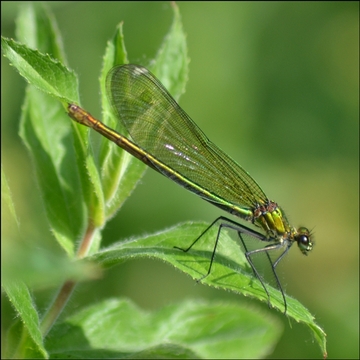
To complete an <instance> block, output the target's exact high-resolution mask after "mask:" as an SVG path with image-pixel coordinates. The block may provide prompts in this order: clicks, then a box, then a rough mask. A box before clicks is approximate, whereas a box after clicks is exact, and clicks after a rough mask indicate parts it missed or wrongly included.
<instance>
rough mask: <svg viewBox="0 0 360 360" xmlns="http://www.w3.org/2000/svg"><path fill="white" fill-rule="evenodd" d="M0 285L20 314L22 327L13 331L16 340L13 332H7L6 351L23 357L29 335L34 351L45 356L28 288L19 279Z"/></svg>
mask: <svg viewBox="0 0 360 360" xmlns="http://www.w3.org/2000/svg"><path fill="white" fill-rule="evenodd" d="M2 286H3V288H4V290H5V291H6V294H7V296H8V297H9V299H10V302H11V304H12V305H13V306H14V308H15V310H16V312H17V313H18V314H19V315H20V319H21V322H22V324H23V328H21V329H19V328H18V327H17V329H16V331H15V333H16V334H17V341H16V339H15V338H14V337H13V336H12V335H13V334H14V333H13V332H12V333H9V334H8V337H10V338H8V342H7V348H6V353H7V354H8V355H10V356H12V357H14V358H18V357H23V356H24V352H25V351H26V349H27V348H28V347H29V346H26V345H25V344H26V343H28V342H29V341H28V340H27V337H28V336H29V337H31V341H30V343H33V344H35V346H36V352H38V353H40V354H41V357H42V358H47V357H48V355H47V352H46V350H45V348H44V344H43V338H42V334H41V331H40V324H39V318H38V314H37V311H36V308H35V304H34V303H33V301H32V298H31V295H30V292H29V289H28V288H27V286H26V285H25V284H24V283H23V282H21V281H19V282H16V281H12V282H11V284H10V283H8V282H7V281H5V282H3V284H2ZM19 335H20V336H19ZM19 338H21V341H20V343H22V346H19ZM18 346H19V347H18Z"/></svg>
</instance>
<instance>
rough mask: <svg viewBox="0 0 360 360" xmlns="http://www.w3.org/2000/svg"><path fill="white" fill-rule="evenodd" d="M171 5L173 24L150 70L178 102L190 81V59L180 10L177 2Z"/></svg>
mask: <svg viewBox="0 0 360 360" xmlns="http://www.w3.org/2000/svg"><path fill="white" fill-rule="evenodd" d="M171 5H172V8H173V11H174V19H173V23H172V25H171V28H170V31H169V33H168V34H167V35H166V37H165V39H164V41H163V43H162V45H161V47H160V49H159V51H158V53H157V55H156V58H155V59H154V62H153V63H151V65H150V66H149V68H150V70H151V71H152V72H153V73H154V75H156V77H157V78H158V79H159V80H160V82H161V83H162V84H163V85H164V86H165V88H166V89H167V90H168V91H169V92H170V94H171V95H172V96H173V98H174V99H175V100H176V101H178V100H179V99H180V96H181V94H183V93H184V92H185V85H186V83H187V81H188V75H189V58H188V56H187V43H186V35H185V32H184V29H183V25H182V22H181V16H180V12H179V8H178V6H177V5H176V3H175V2H172V3H171Z"/></svg>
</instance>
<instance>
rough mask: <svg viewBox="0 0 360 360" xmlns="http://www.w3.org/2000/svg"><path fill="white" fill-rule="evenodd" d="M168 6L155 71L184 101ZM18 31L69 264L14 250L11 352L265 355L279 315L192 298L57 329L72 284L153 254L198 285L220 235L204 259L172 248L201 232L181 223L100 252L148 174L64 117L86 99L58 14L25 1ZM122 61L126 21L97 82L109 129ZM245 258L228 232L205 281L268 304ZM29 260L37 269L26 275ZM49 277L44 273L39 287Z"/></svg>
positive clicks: (30, 120) (101, 314) (18, 53)
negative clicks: (39, 305) (44, 301)
mask: <svg viewBox="0 0 360 360" xmlns="http://www.w3.org/2000/svg"><path fill="white" fill-rule="evenodd" d="M173 8H174V22H173V25H172V27H171V29H170V31H169V33H168V35H167V37H166V38H165V40H164V42H163V44H162V46H161V48H160V51H159V52H158V55H157V57H156V59H154V61H153V62H152V63H151V64H150V66H149V67H150V68H151V70H152V71H153V72H154V73H155V74H156V75H157V77H158V78H159V79H160V80H161V81H162V82H163V83H166V84H167V88H168V89H169V91H170V92H171V93H172V94H173V96H174V97H175V98H179V96H180V95H181V93H182V92H183V91H184V88H185V83H186V81H187V74H188V59H187V49H186V42H185V36H184V33H183V30H182V24H181V19H180V15H179V11H178V9H177V7H176V6H175V5H174V7H173ZM17 24H18V29H17V33H18V38H19V40H20V41H21V42H22V43H18V42H15V41H13V40H10V39H6V38H2V49H3V52H4V54H5V55H6V56H7V57H8V59H9V60H10V62H11V64H12V65H13V66H15V67H16V69H17V70H18V71H19V73H20V74H21V75H22V76H23V77H24V78H25V79H26V80H27V81H28V82H29V83H30V84H31V86H29V87H28V88H27V92H26V98H25V102H24V106H23V113H22V119H21V124H20V135H21V138H22V139H23V141H24V143H25V144H26V146H27V148H28V150H29V153H30V155H31V157H32V160H33V164H34V167H35V173H36V176H37V181H38V184H39V189H40V192H41V195H42V198H43V199H44V206H45V209H46V214H47V219H48V222H49V226H50V228H51V230H52V233H53V235H54V238H55V239H56V241H57V243H58V244H59V245H60V246H61V247H62V249H63V250H64V252H65V253H66V258H63V257H61V258H58V257H54V258H51V259H48V260H47V261H45V262H44V260H43V259H44V258H47V255H46V256H41V255H42V254H37V255H36V256H39V258H40V259H41V260H40V261H37V259H35V263H36V264H39V263H41V264H42V266H41V268H37V267H35V269H34V267H32V265H31V264H29V263H28V258H29V256H28V255H29V254H30V255H32V254H34V253H33V252H32V250H31V249H29V253H26V252H24V250H23V249H22V250H20V254H23V257H22V256H19V255H18V253H17V255H16V258H17V261H16V262H15V265H16V264H21V266H19V269H21V270H19V271H16V268H17V266H14V264H11V266H10V265H9V266H7V267H6V269H7V270H9V271H8V275H7V276H5V278H4V282H3V286H4V289H5V291H6V293H7V295H8V297H9V299H10V301H11V302H12V304H13V306H14V308H15V309H16V311H17V312H18V313H19V319H18V320H17V321H16V322H14V324H13V326H12V327H11V329H10V330H9V332H8V334H7V338H6V339H7V340H6V353H5V356H9V357H10V356H12V357H43V358H46V357H49V356H50V357H64V356H72V357H117V358H119V357H153V358H155V357H172V358H175V357H181V358H184V357H185V358H186V357H255V356H257V357H258V356H262V355H264V354H266V353H268V352H269V351H270V350H271V348H272V347H273V346H274V343H275V342H276V340H277V339H278V337H279V334H280V329H279V325H278V323H277V322H276V319H273V318H272V317H271V316H270V315H266V316H263V315H260V314H258V313H256V312H254V311H251V310H249V309H244V308H242V307H241V306H239V305H236V304H233V303H231V304H224V303H221V304H220V303H209V302H208V303H206V302H194V301H189V302H185V303H180V304H177V305H172V306H168V307H165V308H163V309H160V310H159V311H157V312H155V313H153V314H149V313H145V312H142V311H140V310H139V309H137V308H136V306H135V305H133V304H132V303H131V302H130V301H129V300H126V299H125V300H124V299H120V300H119V299H109V300H108V301H103V302H101V303H100V304H94V305H92V306H90V307H88V308H85V309H83V310H81V311H79V312H78V313H77V314H74V315H72V316H70V317H68V318H66V319H65V320H63V321H61V322H59V323H56V326H54V327H53V325H54V323H55V321H56V319H57V317H58V315H59V314H60V313H61V311H62V309H63V307H64V306H65V304H66V301H67V300H68V299H69V297H70V295H71V292H72V290H73V288H74V287H75V285H76V283H77V282H78V281H81V280H84V279H91V278H92V277H94V276H98V274H99V268H100V267H101V268H106V267H109V266H113V265H116V264H119V263H121V262H123V261H126V260H129V259H132V258H136V257H149V258H156V259H161V260H163V261H165V262H168V263H170V264H172V265H173V266H175V267H176V268H178V269H180V270H181V271H183V272H185V273H187V274H188V275H190V276H191V277H192V278H194V279H198V278H199V274H204V273H206V270H207V266H208V261H209V257H210V254H211V250H212V241H211V239H213V238H214V235H215V234H214V233H213V232H211V233H209V234H207V236H206V238H204V240H203V243H202V244H203V245H204V248H202V250H201V251H194V252H190V253H181V252H179V251H178V250H176V249H174V244H175V243H176V244H179V243H183V244H187V243H191V240H193V239H194V237H195V236H196V235H197V234H199V233H200V232H201V231H202V230H203V229H204V226H205V225H204V224H201V223H186V224H179V225H177V226H175V227H173V228H171V229H167V230H165V231H162V232H160V233H157V234H153V235H147V236H144V237H141V238H137V239H131V240H128V241H121V242H119V243H115V244H113V245H112V246H111V247H110V248H107V249H102V248H101V247H100V245H101V231H102V229H103V228H104V226H105V225H106V223H107V221H108V220H109V219H110V218H111V217H112V216H113V215H114V214H115V213H116V212H117V211H119V209H120V208H121V206H122V205H123V203H124V201H125V200H126V199H127V198H128V197H129V196H130V194H131V192H132V191H133V189H134V188H135V186H136V184H137V182H138V180H139V179H140V177H141V176H142V174H143V173H144V171H145V166H144V165H143V164H142V163H140V162H139V161H138V160H136V159H134V158H133V157H132V156H130V155H129V154H128V153H126V152H124V151H123V150H122V149H120V148H118V147H116V146H115V145H114V144H112V143H110V142H109V141H108V140H106V139H100V143H99V144H98V147H97V148H94V147H93V146H90V144H89V130H88V129H87V128H85V127H83V126H81V125H79V124H76V123H74V122H70V121H69V118H68V117H67V116H66V108H67V104H68V103H79V102H80V101H79V94H78V80H77V76H76V74H75V73H74V72H73V71H71V70H69V69H68V67H67V66H65V64H66V59H65V55H64V53H63V50H62V41H61V38H60V35H59V33H58V31H57V27H56V24H55V22H54V20H53V19H52V16H51V14H49V12H48V11H47V10H46V9H40V10H39V12H38V13H36V14H35V13H34V11H33V9H32V7H31V5H27V6H26V7H24V8H23V10H22V11H21V13H20V16H19V20H18V23H17ZM29 24H32V26H30V25H29ZM30 28H31V29H32V31H30V30H29V29H30ZM25 43H26V44H27V45H24V44H25ZM34 48H36V49H38V50H33V49H34ZM44 54H50V55H44ZM55 59H56V60H55ZM127 62H128V59H127V53H126V50H125V45H124V37H123V33H122V26H121V25H120V26H119V27H118V29H117V31H116V34H115V36H114V38H113V39H112V41H110V42H109V43H108V45H107V49H106V53H105V55H104V59H103V68H102V71H101V76H100V84H101V94H102V105H103V121H104V122H105V123H106V124H108V125H109V126H110V127H112V128H117V127H118V124H117V122H116V120H115V119H114V118H113V117H112V115H111V111H110V106H109V104H108V101H107V99H106V96H105V89H104V83H105V81H104V79H105V76H106V74H107V72H108V70H109V69H110V68H111V67H112V66H114V65H116V64H122V63H127ZM36 88H37V89H36ZM39 90H41V91H39ZM49 95H50V96H49ZM64 109H65V111H64ZM65 124H68V126H67V127H66V125H65ZM70 124H71V125H70ZM119 131H121V132H123V131H124V129H121V130H119ZM84 165H85V166H84ZM2 176H3V179H4V180H3V184H4V185H3V196H4V197H5V199H6V204H7V207H8V209H9V212H8V213H9V214H10V215H9V222H12V224H13V225H14V227H15V228H17V227H19V229H20V232H21V227H20V225H18V221H17V217H16V213H15V206H14V205H13V203H12V200H11V196H10V190H9V186H7V182H6V178H5V175H4V174H2ZM79 239H80V242H79V246H78V247H77V246H76V244H77V240H79ZM34 256H35V255H34ZM240 256H241V254H239V251H238V245H237V244H236V243H235V242H234V241H233V240H232V239H231V238H230V237H227V236H223V237H222V238H221V241H220V245H219V251H218V254H217V256H216V266H215V267H214V270H213V271H212V273H211V274H210V276H208V277H207V278H206V279H205V280H204V283H206V284H208V285H210V286H214V287H217V288H222V289H227V290H231V291H235V292H239V293H242V294H244V295H250V296H252V297H255V298H257V299H259V300H262V301H267V296H266V294H265V293H264V291H263V289H262V287H261V285H260V284H259V283H258V282H257V281H256V280H255V279H254V277H253V275H252V272H251V269H249V266H248V264H247V262H246V260H245V258H244V257H242V258H241V257H240ZM239 257H240V258H239ZM22 263H25V266H26V265H27V266H28V267H29V268H31V269H33V271H27V270H26V271H24V269H25V268H26V267H24V264H22ZM94 264H95V265H97V266H94ZM189 264H190V265H189ZM44 272H45V273H46V275H47V276H46V277H45V278H41V279H40V280H39V275H40V273H41V274H43V273H44ZM24 273H26V276H24ZM51 279H52V280H54V282H55V281H56V282H58V281H60V280H62V281H63V285H62V286H61V287H60V290H59V293H58V295H57V296H56V298H55V300H54V302H53V303H52V305H50V306H49V308H48V310H47V312H46V314H45V315H43V316H42V319H41V321H40V320H39V318H40V316H39V313H38V311H37V310H36V307H35V305H34V301H33V298H32V296H31V293H30V290H29V288H30V289H31V287H32V286H38V284H41V285H42V286H44V284H46V285H48V282H49V281H50V282H51ZM270 293H271V297H272V305H273V306H274V307H275V308H278V309H280V310H281V311H282V310H283V304H282V298H281V295H280V294H279V292H278V291H277V290H275V289H270ZM288 316H289V317H291V318H293V319H295V320H296V321H298V322H304V323H306V324H307V325H308V326H309V327H310V328H311V329H312V330H313V332H314V336H315V338H316V340H317V341H318V342H319V344H320V346H321V348H322V351H323V352H324V353H325V337H324V332H323V331H322V329H321V328H319V327H318V326H317V325H316V324H315V323H314V318H313V317H312V315H311V314H309V312H308V311H307V310H306V309H305V308H304V307H303V306H302V305H301V304H300V303H298V302H297V301H296V300H295V299H292V298H289V297H288ZM215 329H217V330H215ZM244 334H245V335H246V338H245V337H244ZM251 334H253V335H251ZM44 339H45V340H44ZM244 339H245V341H244Z"/></svg>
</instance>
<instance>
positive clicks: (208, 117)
mask: <svg viewBox="0 0 360 360" xmlns="http://www.w3.org/2000/svg"><path fill="white" fill-rule="evenodd" d="M20 4H21V3H19V2H2V3H1V10H2V11H1V26H2V28H1V33H2V35H4V36H7V37H14V36H15V34H14V29H15V24H14V20H15V18H16V15H17V12H18V7H19V5H20ZM48 6H49V7H50V8H51V9H52V11H53V12H54V15H55V17H56V19H57V21H58V25H59V28H60V31H61V33H62V35H63V39H64V45H65V50H66V53H67V55H68V61H69V64H70V66H71V68H73V69H74V70H75V71H76V72H78V74H79V76H80V93H81V96H82V105H83V106H84V108H85V109H86V110H88V111H90V112H91V113H92V114H93V115H95V116H100V97H99V83H98V78H99V73H100V67H101V64H102V55H103V53H104V50H105V46H106V41H107V40H108V39H110V38H111V37H112V36H113V34H114V32H115V27H116V25H117V24H118V23H119V22H120V21H124V32H125V41H126V46H127V49H128V55H129V58H130V61H131V62H133V63H138V64H143V65H146V64H148V62H149V60H150V59H151V58H153V57H154V56H155V54H156V51H157V49H158V47H159V45H160V44H161V41H162V38H163V36H164V35H165V34H166V32H167V30H168V28H169V26H170V24H171V21H172V11H171V6H170V3H168V2H51V3H48ZM179 8H180V12H181V14H182V20H183V24H184V28H185V32H186V33H187V40H188V46H189V57H190V59H191V62H190V81H189V83H188V86H187V91H186V93H185V95H183V97H182V98H181V100H180V104H181V105H182V107H183V108H184V109H185V110H186V112H187V113H188V114H189V115H190V116H191V117H192V118H193V119H194V120H195V122H196V123H197V124H198V125H199V126H200V127H201V128H202V129H203V130H204V131H205V133H206V134H207V135H208V137H209V138H210V139H212V140H213V141H214V142H215V143H216V144H217V145H218V146H220V148H222V149H223V150H224V151H225V152H227V153H228V154H229V155H230V156H231V157H233V158H234V159H235V160H236V161H237V162H239V163H240V164H241V165H242V166H244V168H245V169H247V171H249V172H250V174H252V176H253V177H254V178H255V179H256V181H257V182H258V183H259V184H260V185H261V186H262V188H263V189H264V191H265V192H266V194H268V196H269V197H270V198H271V199H273V200H275V201H277V202H278V203H279V204H281V206H282V207H283V208H284V209H285V210H286V212H287V214H288V216H289V218H290V221H291V223H292V224H293V225H294V226H298V225H305V226H307V227H309V228H310V229H313V232H314V233H315V241H316V244H315V248H314V250H313V252H312V253H311V254H310V255H309V256H308V257H307V258H305V257H304V256H302V254H301V253H300V252H299V251H298V250H297V249H295V247H294V250H292V251H291V252H290V253H289V254H288V256H287V257H286V259H285V260H284V261H283V263H282V264H281V266H280V267H279V273H280V276H281V278H282V281H283V284H284V285H285V286H286V289H287V293H288V294H289V295H292V296H294V297H295V298H297V299H298V300H299V301H300V302H302V303H303V304H304V305H305V306H307V307H308V308H309V310H310V311H311V312H312V313H313V314H314V315H315V316H316V319H317V321H318V323H319V324H320V325H321V326H322V327H323V328H324V329H325V331H326V333H327V335H328V338H327V340H328V354H329V358H358V357H359V331H358V330H359V245H358V244H359V211H358V209H359V3H358V2H276V3H271V2H270V3H269V2H266V3H265V2H262V3H255V2H246V3H243V2H238V3H236V2H205V3H204V2H201V3H200V2H186V3H179ZM1 74H2V77H1V91H2V92H1V100H2V101H1V105H2V106H1V129H2V131H1V145H2V164H3V168H4V171H5V173H6V175H7V177H8V180H9V182H10V187H11V190H12V194H13V197H14V201H15V206H16V210H17V212H18V215H19V217H20V220H21V223H22V226H23V229H25V230H26V232H27V233H28V234H31V238H34V239H36V242H37V243H38V244H39V245H37V246H44V247H47V248H50V247H52V248H53V249H54V250H55V251H59V252H60V251H61V250H60V249H59V247H58V246H57V245H56V244H49V241H51V238H52V237H51V234H50V232H49V229H48V226H47V224H46V218H45V212H44V209H43V206H42V203H41V198H40V196H39V193H38V192H37V191H36V190H34V188H36V181H35V180H34V173H33V170H32V168H31V162H30V161H29V156H28V154H27V153H26V150H25V147H24V145H23V144H22V143H21V141H20V138H19V137H18V126H19V117H20V110H21V104H22V101H23V96H24V88H25V82H24V80H23V79H22V78H21V77H20V76H19V75H18V74H17V73H16V71H14V69H12V68H11V67H10V66H9V63H8V60H7V59H4V58H2V62H1ZM219 215H224V214H223V213H222V212H221V211H219V210H218V209H216V208H215V207H212V206H210V205H209V204H207V203H205V202H204V201H202V200H201V199H199V198H197V197H196V196H193V195H192V194H190V193H188V192H186V191H185V190H184V189H182V188H180V187H179V186H177V185H176V184H174V183H172V182H171V181H169V180H167V179H166V178H164V177H162V176H160V175H158V174H156V173H155V172H153V171H151V170H149V171H148V172H147V173H146V175H145V177H144V178H143V179H142V181H141V184H140V185H139V186H138V188H137V189H136V191H135V193H134V194H133V196H132V197H131V198H130V199H129V200H128V201H127V202H126V204H125V206H124V207H123V209H122V210H121V211H120V212H119V213H118V214H117V216H116V217H115V218H114V219H113V220H112V221H111V222H110V223H109V224H108V226H107V227H106V229H105V230H104V232H103V235H104V245H109V244H111V243H113V242H114V241H118V240H120V239H124V238H128V237H130V236H136V235H139V234H143V233H151V232H154V231H159V230H161V229H164V228H166V227H170V226H172V225H174V224H177V223H179V222H182V221H186V220H205V221H209V222H210V221H211V220H213V219H214V218H215V217H217V216H219ZM41 239H43V242H41ZM49 239H50V240H49ZM30 241H31V240H30ZM44 241H46V242H45V243H44ZM53 291H54V289H51V290H43V291H37V292H35V298H36V301H37V304H38V308H39V310H40V311H43V310H44V308H45V307H46V305H47V304H48V301H49V298H50V296H51V295H52V293H53ZM111 296H116V297H120V296H126V297H129V298H131V299H132V300H133V301H135V302H136V303H137V304H138V305H139V306H141V307H142V308H144V309H156V308H158V307H160V306H162V305H164V304H168V303H171V302H175V301H181V300H182V299H187V298H209V299H210V298H211V299H223V300H232V301H238V302H242V303H246V304H248V306H251V307H253V308H262V310H263V311H266V309H267V307H266V305H263V304H259V303H257V302H256V301H255V300H251V299H245V298H243V297H241V296H238V295H234V294H231V293H225V292H222V291H218V290H214V289H210V288H207V287H205V286H202V285H198V284H196V283H195V282H194V281H192V280H191V279H190V278H188V277H187V276H185V275H183V274H181V273H179V272H178V271H175V270H174V269H173V268H171V267H170V266H168V265H166V264H163V263H160V262H157V261H153V260H141V261H140V260H136V261H130V262H127V263H125V264H123V265H122V266H118V267H116V268H113V269H111V270H109V271H107V272H106V273H105V274H104V277H103V278H102V279H99V280H97V281H93V282H89V283H84V284H81V285H80V286H79V287H78V288H77V291H76V293H75V294H74V296H73V298H72V300H71V301H70V303H69V304H68V307H67V309H66V312H65V313H67V314H69V313H71V312H74V311H76V310H77V309H79V308H81V307H82V306H84V304H88V303H92V302H94V301H97V300H100V299H103V298H107V297H111ZM269 311H270V310H269ZM272 313H273V314H274V315H276V316H278V318H279V320H280V321H283V323H284V334H283V337H282V339H281V341H280V342H279V344H278V345H277V347H276V348H275V350H274V352H273V354H272V355H271V356H270V357H273V358H284V357H295V358H310V357H320V356H321V354H320V352H319V349H318V346H317V344H315V343H314V340H313V339H312V336H311V334H310V332H309V331H308V330H307V329H306V328H305V327H304V326H302V325H298V324H295V323H293V324H289V321H288V320H287V318H286V317H284V316H283V315H282V314H280V313H275V312H274V311H272ZM2 315H3V316H2V319H3V320H2V329H6V327H7V326H8V324H9V323H10V322H11V321H12V319H13V318H14V313H13V312H12V310H11V307H10V305H9V304H8V302H7V301H6V300H5V301H3V302H2Z"/></svg>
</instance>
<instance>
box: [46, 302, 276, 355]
mask: <svg viewBox="0 0 360 360" xmlns="http://www.w3.org/2000/svg"><path fill="white" fill-rule="evenodd" d="M280 333H281V326H280V324H279V323H278V321H276V319H275V318H273V317H272V316H270V315H268V314H262V313H259V312H258V311H252V310H249V309H244V308H242V307H241V306H239V305H237V304H234V303H227V304H223V303H215V302H213V303H209V302H194V301H187V302H184V303H181V304H176V305H170V306H166V307H164V308H162V309H160V310H158V311H155V312H153V313H149V312H145V311H142V310H140V309H139V308H137V307H136V306H135V305H134V304H132V303H131V302H129V301H128V300H118V299H110V300H106V301H103V302H101V303H99V304H97V305H93V306H90V307H89V308H87V309H84V310H82V311H80V312H79V313H78V314H75V315H73V316H70V317H69V318H68V319H66V321H64V322H63V323H62V324H59V325H58V326H57V327H56V328H54V329H53V331H52V332H51V333H50V334H49V338H48V340H47V341H46V348H47V349H48V351H49V353H50V356H51V358H89V357H91V358H93V357H96V358H153V359H154V358H163V357H165V358H172V359H177V358H186V359H189V358H250V357H262V356H265V355H266V354H269V353H270V351H271V349H272V348H273V347H274V345H275V343H276V342H277V340H278V338H279V336H280Z"/></svg>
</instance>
